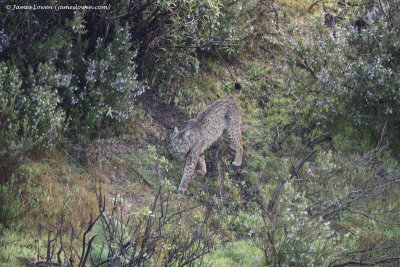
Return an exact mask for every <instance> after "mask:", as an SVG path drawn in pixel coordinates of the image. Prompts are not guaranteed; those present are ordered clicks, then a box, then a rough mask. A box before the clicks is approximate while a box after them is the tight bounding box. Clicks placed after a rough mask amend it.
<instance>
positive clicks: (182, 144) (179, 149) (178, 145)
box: [171, 126, 192, 158]
mask: <svg viewBox="0 0 400 267" xmlns="http://www.w3.org/2000/svg"><path fill="white" fill-rule="evenodd" d="M191 146H192V140H191V138H190V132H189V131H187V132H183V131H178V128H176V126H175V129H174V134H173V135H172V137H171V147H172V149H173V150H174V151H175V153H177V154H178V155H179V156H181V157H182V158H185V157H186V155H187V154H188V152H189V150H190V148H191Z"/></svg>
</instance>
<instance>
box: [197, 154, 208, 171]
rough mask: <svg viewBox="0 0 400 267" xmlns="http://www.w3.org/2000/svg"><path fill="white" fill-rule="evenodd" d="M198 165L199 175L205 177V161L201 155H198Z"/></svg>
mask: <svg viewBox="0 0 400 267" xmlns="http://www.w3.org/2000/svg"><path fill="white" fill-rule="evenodd" d="M198 164H199V167H200V169H199V173H200V175H202V176H204V175H206V173H207V166H206V161H205V159H204V154H201V155H200V157H199V161H198Z"/></svg>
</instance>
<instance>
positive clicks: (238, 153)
mask: <svg viewBox="0 0 400 267" xmlns="http://www.w3.org/2000/svg"><path fill="white" fill-rule="evenodd" d="M227 132H228V136H229V139H230V140H231V145H230V147H231V148H232V149H233V150H235V160H234V161H233V162H232V165H234V166H240V165H242V160H243V145H242V131H241V130H240V119H237V120H236V121H232V123H231V124H230V125H228V129H227Z"/></svg>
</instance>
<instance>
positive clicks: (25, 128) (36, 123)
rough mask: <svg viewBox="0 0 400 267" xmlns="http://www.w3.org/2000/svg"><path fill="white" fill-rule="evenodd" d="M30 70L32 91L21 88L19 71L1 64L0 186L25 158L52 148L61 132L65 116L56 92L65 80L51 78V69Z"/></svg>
mask: <svg viewBox="0 0 400 267" xmlns="http://www.w3.org/2000/svg"><path fill="white" fill-rule="evenodd" d="M37 69H38V70H37V72H36V73H34V72H33V71H32V69H30V73H29V76H28V78H27V79H28V80H30V81H31V84H30V87H29V90H25V89H24V88H23V87H22V80H23V79H22V77H21V75H20V73H19V71H18V69H17V68H15V67H13V66H9V65H7V64H6V63H4V62H0V173H1V179H0V182H2V183H4V182H6V181H7V180H8V179H9V178H10V177H11V174H12V173H13V172H14V171H15V170H16V169H17V168H18V165H19V164H20V163H21V161H22V160H23V158H24V156H25V155H26V154H27V153H29V152H31V151H32V150H33V149H35V150H38V149H40V148H45V147H47V146H49V145H50V144H51V143H52V141H53V140H54V138H56V137H57V134H58V132H59V130H60V127H61V125H62V120H63V118H64V117H63V112H62V111H61V110H60V109H59V107H58V102H59V98H58V97H57V95H56V94H55V92H54V91H53V86H54V84H55V83H65V80H64V77H59V76H55V77H53V78H50V79H48V78H49V75H50V74H49V72H51V67H50V66H49V65H47V64H40V65H39V66H38V67H37Z"/></svg>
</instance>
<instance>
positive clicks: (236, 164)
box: [232, 160, 242, 167]
mask: <svg viewBox="0 0 400 267" xmlns="http://www.w3.org/2000/svg"><path fill="white" fill-rule="evenodd" d="M232 165H233V166H236V167H239V166H240V165H242V161H238V160H235V161H234V162H232Z"/></svg>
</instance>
